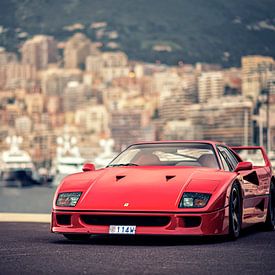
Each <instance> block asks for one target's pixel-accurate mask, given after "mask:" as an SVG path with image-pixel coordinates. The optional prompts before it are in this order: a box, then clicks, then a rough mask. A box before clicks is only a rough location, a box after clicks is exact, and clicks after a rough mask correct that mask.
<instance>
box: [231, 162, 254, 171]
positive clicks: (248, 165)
mask: <svg viewBox="0 0 275 275" xmlns="http://www.w3.org/2000/svg"><path fill="white" fill-rule="evenodd" d="M252 168H253V164H252V162H249V161H243V162H239V163H238V165H237V166H236V168H235V170H234V171H235V172H239V171H243V170H252Z"/></svg>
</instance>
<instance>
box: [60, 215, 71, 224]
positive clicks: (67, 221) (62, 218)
mask: <svg viewBox="0 0 275 275" xmlns="http://www.w3.org/2000/svg"><path fill="white" fill-rule="evenodd" d="M56 221H57V223H58V224H60V225H70V224H71V215H64V214H62V215H59V214H57V215H56Z"/></svg>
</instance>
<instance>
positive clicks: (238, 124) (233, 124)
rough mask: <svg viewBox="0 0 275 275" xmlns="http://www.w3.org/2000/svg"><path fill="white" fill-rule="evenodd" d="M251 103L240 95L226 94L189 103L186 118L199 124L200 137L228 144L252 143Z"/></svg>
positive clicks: (196, 124)
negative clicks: (199, 102)
mask: <svg viewBox="0 0 275 275" xmlns="http://www.w3.org/2000/svg"><path fill="white" fill-rule="evenodd" d="M252 112H253V103H252V102H251V101H250V100H248V99H246V98H244V97H242V96H226V97H222V98H219V99H212V100H209V101H208V102H206V103H204V104H194V105H190V106H189V108H188V114H189V116H188V118H189V119H190V120H191V121H192V123H193V124H194V125H195V126H201V130H202V138H203V139H209V140H217V141H221V142H225V143H227V144H230V145H250V144H251V143H252Z"/></svg>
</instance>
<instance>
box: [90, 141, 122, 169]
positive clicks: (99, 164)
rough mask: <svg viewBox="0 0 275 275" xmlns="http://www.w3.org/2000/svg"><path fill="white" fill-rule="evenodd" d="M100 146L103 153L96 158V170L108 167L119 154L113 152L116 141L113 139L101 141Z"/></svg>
mask: <svg viewBox="0 0 275 275" xmlns="http://www.w3.org/2000/svg"><path fill="white" fill-rule="evenodd" d="M99 145H100V147H101V149H102V152H101V153H100V154H99V155H98V156H97V157H96V158H95V160H94V164H95V166H96V168H103V167H106V166H107V165H108V164H109V163H110V162H111V161H112V160H113V159H114V157H115V156H117V155H118V153H116V152H114V151H113V147H114V140H113V139H101V140H100V142H99Z"/></svg>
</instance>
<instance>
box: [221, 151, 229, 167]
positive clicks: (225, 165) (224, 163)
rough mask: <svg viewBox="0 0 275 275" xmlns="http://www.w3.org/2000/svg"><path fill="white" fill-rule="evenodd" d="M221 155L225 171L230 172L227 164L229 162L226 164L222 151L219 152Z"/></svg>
mask: <svg viewBox="0 0 275 275" xmlns="http://www.w3.org/2000/svg"><path fill="white" fill-rule="evenodd" d="M219 155H220V157H221V161H222V165H223V168H224V170H225V171H230V168H229V166H228V164H227V162H226V160H225V158H224V156H223V154H222V153H221V152H220V151H219Z"/></svg>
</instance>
